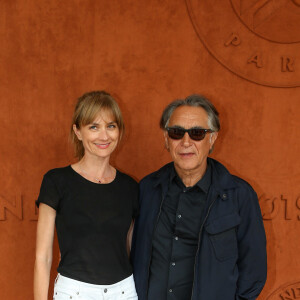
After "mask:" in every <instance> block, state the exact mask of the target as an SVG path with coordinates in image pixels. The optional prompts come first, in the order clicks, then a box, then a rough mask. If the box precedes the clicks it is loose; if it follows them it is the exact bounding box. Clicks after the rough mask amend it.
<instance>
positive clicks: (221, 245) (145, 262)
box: [131, 158, 267, 300]
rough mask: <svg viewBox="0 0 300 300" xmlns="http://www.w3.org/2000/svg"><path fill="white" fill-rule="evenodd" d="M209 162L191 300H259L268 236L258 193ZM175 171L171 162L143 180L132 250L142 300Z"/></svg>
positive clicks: (145, 294) (264, 271)
mask: <svg viewBox="0 0 300 300" xmlns="http://www.w3.org/2000/svg"><path fill="white" fill-rule="evenodd" d="M208 160H209V161H210V164H211V166H212V183H211V188H210V190H209V194H208V199H207V202H206V208H205V219H204V222H203V224H202V226H201V228H200V232H199V242H198V250H197V254H196V257H195V266H194V281H193V291H192V297H191V300H245V299H247V300H254V299H256V298H257V297H258V295H259V293H260V292H261V290H262V288H263V287H264V284H265V281H266V275H267V257H266V238H265V231H264V226H263V222H262V216H261V212H260V207H259V204H258V199H257V195H256V193H255V192H254V190H253V189H252V187H251V186H250V185H249V184H248V183H247V182H245V181H244V180H242V179H240V178H238V177H236V176H233V175H231V174H230V173H229V172H228V170H227V169H226V168H225V167H224V166H223V165H222V164H220V163H219V162H217V161H215V160H213V159H210V158H208ZM170 169H171V163H170V164H167V165H165V166H164V167H162V168H161V169H160V170H158V171H157V172H154V173H152V174H150V175H148V176H146V177H145V178H144V179H143V180H142V181H141V182H140V215H139V217H138V218H137V219H136V221H135V227H134V233H133V242H132V249H131V259H132V263H133V270H134V271H133V273H134V279H135V284H136V290H137V293H138V297H139V300H147V291H148V279H149V267H150V263H151V252H152V237H153V232H154V230H155V228H156V224H157V221H158V218H159V216H160V211H161V205H162V202H163V199H164V197H165V196H166V194H167V190H168V182H169V175H170ZM164 298H165V296H164V295H162V298H161V299H149V300H163V299H164Z"/></svg>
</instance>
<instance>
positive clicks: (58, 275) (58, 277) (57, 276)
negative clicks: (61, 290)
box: [54, 273, 59, 284]
mask: <svg viewBox="0 0 300 300" xmlns="http://www.w3.org/2000/svg"><path fill="white" fill-rule="evenodd" d="M58 278H59V273H58V274H57V276H56V278H55V280H54V284H56V282H57V280H58Z"/></svg>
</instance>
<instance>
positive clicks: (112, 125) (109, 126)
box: [107, 124, 117, 129]
mask: <svg viewBox="0 0 300 300" xmlns="http://www.w3.org/2000/svg"><path fill="white" fill-rule="evenodd" d="M107 127H108V128H109V129H113V128H116V127H117V126H116V125H115V124H109V125H108V126H107Z"/></svg>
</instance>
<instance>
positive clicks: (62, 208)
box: [34, 91, 138, 300]
mask: <svg viewBox="0 0 300 300" xmlns="http://www.w3.org/2000/svg"><path fill="white" fill-rule="evenodd" d="M123 133H124V123H123V119H122V114H121V111H120V108H119V106H118V104H117V103H116V101H115V100H114V99H113V98H112V96H111V95H109V94H108V93H106V92H104V91H96V92H90V93H86V94H84V95H83V96H81V97H80V98H79V99H78V102H77V105H76V107H75V111H74V115H73V121H72V126H71V138H72V141H73V144H74V146H75V152H76V155H77V157H78V159H79V160H78V162H76V163H75V164H73V165H69V166H67V167H64V168H57V169H52V170H50V171H48V172H47V173H46V174H45V176H44V179H43V182H42V185H41V190H40V194H39V197H38V200H37V205H38V206H39V220H38V226H37V242H36V261H35V269H34V300H47V299H48V290H49V278H50V269H51V265H52V248H53V237H54V230H55V227H56V231H57V237H58V242H59V248H60V253H61V259H60V262H59V266H58V269H57V270H58V276H57V278H56V281H55V286H54V298H53V299H55V300H63V299H73V300H76V299H84V300H92V299H93V300H98V299H99V300H100V299H137V295H136V291H135V286H134V281H133V276H132V268H131V265H130V262H129V259H128V252H127V250H128V249H127V248H128V247H127V245H128V239H129V236H130V234H128V233H129V229H130V228H131V227H132V226H131V225H132V223H133V220H134V218H135V217H136V216H137V214H138V185H137V183H136V181H135V180H134V179H132V178H131V177H129V176H128V175H126V174H124V173H122V172H120V171H119V170H117V169H115V168H114V167H113V166H112V165H111V164H110V156H111V154H112V152H113V151H114V150H115V149H116V147H117V145H118V143H119V142H120V140H121V138H122V135H123Z"/></svg>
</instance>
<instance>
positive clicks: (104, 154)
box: [73, 111, 120, 158]
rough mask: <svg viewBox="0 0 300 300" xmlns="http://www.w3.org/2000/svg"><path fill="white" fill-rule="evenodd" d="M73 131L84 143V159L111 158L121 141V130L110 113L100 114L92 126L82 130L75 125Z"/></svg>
mask: <svg viewBox="0 0 300 300" xmlns="http://www.w3.org/2000/svg"><path fill="white" fill-rule="evenodd" d="M73 130H74V132H75V134H76V136H77V138H78V139H79V140H80V141H82V144H83V147H84V150H85V151H84V157H99V158H109V157H110V155H111V153H112V152H113V151H114V150H115V148H116V147H117V144H118V141H119V134H120V133H119V128H118V125H117V123H116V122H115V119H114V117H113V114H112V113H111V112H110V111H103V112H100V113H99V114H98V115H97V116H96V118H95V120H94V121H93V122H92V123H91V124H88V125H84V126H82V127H81V128H80V129H78V128H77V127H76V125H75V124H74V125H73Z"/></svg>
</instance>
